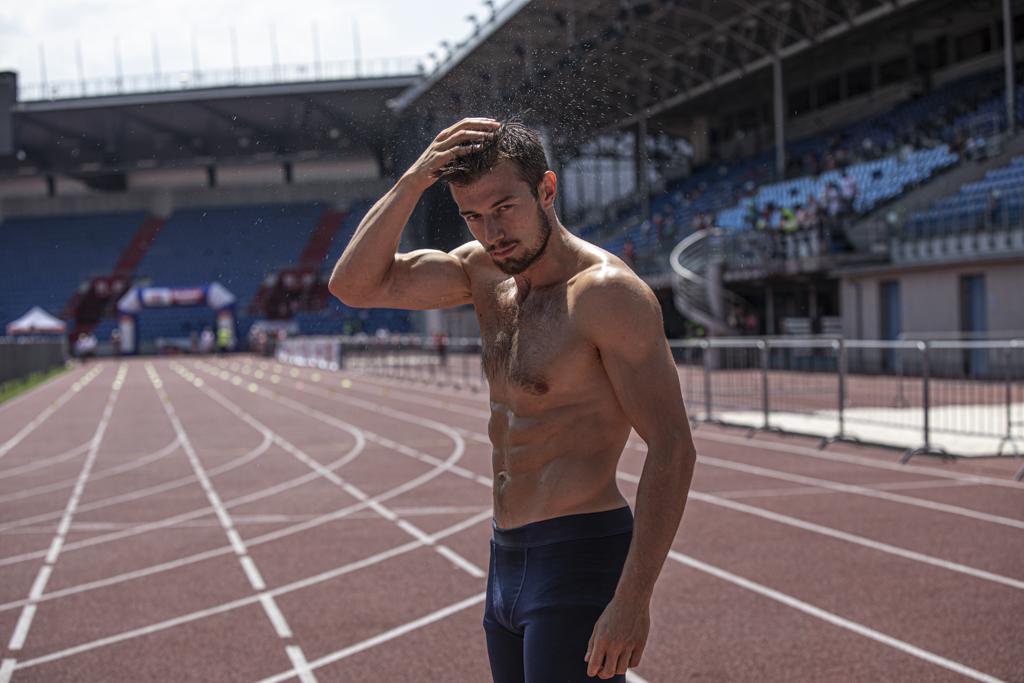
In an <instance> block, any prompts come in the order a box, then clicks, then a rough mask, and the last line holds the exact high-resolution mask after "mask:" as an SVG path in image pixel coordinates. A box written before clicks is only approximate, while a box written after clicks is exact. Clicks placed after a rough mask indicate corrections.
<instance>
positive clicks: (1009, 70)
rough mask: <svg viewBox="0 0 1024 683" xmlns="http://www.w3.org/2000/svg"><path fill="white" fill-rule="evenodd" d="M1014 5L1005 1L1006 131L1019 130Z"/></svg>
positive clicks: (1004, 67) (1008, 0)
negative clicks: (1015, 82)
mask: <svg viewBox="0 0 1024 683" xmlns="http://www.w3.org/2000/svg"><path fill="white" fill-rule="evenodd" d="M1012 4H1013V3H1011V2H1010V0H1003V70H1004V71H1005V72H1006V129H1007V130H1008V131H1009V132H1010V133H1011V134H1012V133H1013V132H1014V131H1015V130H1016V129H1017V119H1016V115H1017V112H1016V104H1017V102H1016V97H1017V93H1016V92H1015V88H1014V85H1015V84H1014V78H1013V8H1012V7H1011V5H1012Z"/></svg>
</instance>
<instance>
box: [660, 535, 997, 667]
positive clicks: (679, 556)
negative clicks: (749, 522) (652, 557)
mask: <svg viewBox="0 0 1024 683" xmlns="http://www.w3.org/2000/svg"><path fill="white" fill-rule="evenodd" d="M668 556H669V557H670V558H671V559H673V560H675V561H676V562H679V563H680V564H684V565H686V566H688V567H691V568H692V569H696V570H697V571H700V572H704V573H705V574H710V575H711V576H714V577H716V578H719V579H721V580H723V581H727V582H729V583H731V584H733V585H736V586H739V587H741V588H745V589H746V590H748V591H751V592H754V593H757V594H758V595H761V596H764V597H766V598H768V599H770V600H774V601H776V602H779V603H782V604H783V605H786V606H787V607H791V608H793V609H795V610H798V611H800V612H803V613H804V614H807V615H810V616H812V617H815V618H817V619H821V620H822V621H825V622H828V623H830V624H832V625H834V626H838V627H839V628H842V629H846V630H847V631H852V632H853V633H856V634H858V635H861V636H864V637H865V638H869V639H871V640H874V641H875V642H878V643H881V644H883V645H887V646H889V647H891V648H894V649H896V650H899V651H901V652H904V653H906V654H908V655H911V656H913V657H917V658H918V659H923V660H924V661H926V662H930V663H932V664H935V665H937V666H940V667H942V668H944V669H948V670H950V671H953V672H956V673H958V674H960V675H961V676H966V677H968V678H972V679H974V680H976V681H984V682H985V683H1001V681H1000V680H999V679H998V678H995V677H994V676H990V675H988V674H986V673H982V672H981V671H977V670H976V669H972V668H970V667H968V666H965V665H964V664H961V663H959V662H955V661H953V660H951V659H947V658H945V657H942V656H940V655H937V654H935V653H934V652H929V651H928V650H925V649H923V648H920V647H917V646H916V645H911V644H910V643H908V642H906V641H903V640H900V639H898V638H893V637H892V636H890V635H886V634H885V633H882V632H881V631H876V630H875V629H873V628H869V627H867V626H864V625H863V624H860V623H858V622H856V621H851V620H849V619H845V618H843V617H841V616H839V615H838V614H833V613H832V612H829V611H827V610H824V609H821V608H820V607H816V606H815V605H812V604H810V603H808V602H804V601H803V600H800V599H798V598H794V597H793V596H791V595H788V594H786V593H782V592H780V591H777V590H775V589H774V588H769V587H768V586H765V585H763V584H760V583H757V582H755V581H751V580H750V579H745V578H743V577H742V576H738V575H736V574H733V573H732V572H728V571H726V570H724V569H721V568H719V567H716V566H714V565H711V564H708V563H706V562H701V561H700V560H698V559H696V558H693V557H690V556H689V555H684V554H683V553H680V552H678V551H675V550H670V551H669V553H668Z"/></svg>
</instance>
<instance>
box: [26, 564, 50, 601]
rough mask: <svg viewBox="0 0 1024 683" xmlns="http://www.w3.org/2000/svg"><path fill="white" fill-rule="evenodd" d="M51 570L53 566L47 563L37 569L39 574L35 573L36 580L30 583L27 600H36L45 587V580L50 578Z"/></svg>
mask: <svg viewBox="0 0 1024 683" xmlns="http://www.w3.org/2000/svg"><path fill="white" fill-rule="evenodd" d="M52 571H53V567H52V566H51V565H48V564H44V565H43V568H42V569H40V570H39V574H37V575H36V580H35V581H34V582H33V583H32V590H31V591H29V594H28V599H29V600H38V599H39V598H40V596H42V594H43V590H44V589H45V588H46V583H47V581H49V580H50V573H51V572H52Z"/></svg>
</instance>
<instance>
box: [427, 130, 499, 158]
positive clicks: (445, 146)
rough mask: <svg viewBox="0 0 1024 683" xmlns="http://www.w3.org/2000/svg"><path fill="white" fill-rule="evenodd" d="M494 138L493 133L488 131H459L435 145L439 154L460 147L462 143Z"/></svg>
mask: <svg viewBox="0 0 1024 683" xmlns="http://www.w3.org/2000/svg"><path fill="white" fill-rule="evenodd" d="M493 136H494V133H493V132H491V131H489V130H471V129H466V130H460V131H459V132H458V133H455V134H454V135H452V136H451V137H449V138H448V139H446V140H443V141H441V142H438V143H437V150H438V151H440V152H444V151H447V150H449V149H451V148H452V147H456V146H458V145H461V144H462V143H464V142H471V141H474V140H480V141H482V140H489V139H491V138H492V137H493Z"/></svg>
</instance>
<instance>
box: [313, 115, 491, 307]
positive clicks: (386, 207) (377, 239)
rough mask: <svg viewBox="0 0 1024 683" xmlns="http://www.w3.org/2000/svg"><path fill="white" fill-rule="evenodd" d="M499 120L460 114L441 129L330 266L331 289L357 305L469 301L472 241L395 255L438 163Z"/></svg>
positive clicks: (486, 132)
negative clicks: (467, 261) (468, 268)
mask: <svg viewBox="0 0 1024 683" xmlns="http://www.w3.org/2000/svg"><path fill="white" fill-rule="evenodd" d="M499 125H500V124H499V123H498V122H497V121H494V120H492V119H463V120H462V121H459V122H458V123H457V124H455V125H454V126H452V127H451V128H447V129H445V130H443V131H441V133H440V134H438V136H437V137H436V138H434V141H433V142H432V143H431V144H430V146H429V147H427V149H426V150H425V151H424V152H423V154H422V155H420V158H419V159H418V160H417V161H416V163H414V164H413V165H412V166H411V167H410V168H409V170H408V171H406V172H405V174H404V175H402V177H401V178H400V179H399V180H398V182H397V183H395V185H394V187H392V188H391V189H390V190H388V192H387V194H385V195H384V196H383V197H381V198H380V200H379V201H378V202H377V203H376V204H374V205H373V207H372V208H371V209H370V210H369V211H368V212H367V214H366V217H365V218H363V220H362V221H361V222H360V223H359V227H358V228H357V229H356V232H355V235H353V237H352V239H351V241H350V242H349V243H348V245H347V246H346V247H345V251H344V253H342V255H341V258H339V259H338V262H337V263H336V264H335V265H334V272H333V273H331V279H330V282H329V283H328V289H329V290H330V292H331V294H333V295H334V296H336V297H337V298H338V299H340V300H341V301H342V302H343V303H345V304H347V305H349V306H358V307H361V308H409V309H427V308H445V307H448V306H457V305H459V304H463V303H468V302H469V301H470V290H469V278H468V277H467V276H466V272H465V270H464V269H463V266H462V263H463V260H464V259H465V258H466V256H467V255H468V253H469V250H470V248H471V245H469V244H466V245H463V246H461V247H459V248H458V249H455V250H453V251H451V252H448V253H445V252H443V251H438V250H435V249H420V250H417V251H412V252H409V253H406V254H398V253H396V252H397V251H398V245H399V242H400V241H401V238H402V229H403V228H404V227H405V224H406V223H408V222H409V217H410V216H411V215H412V211H413V209H414V208H415V207H416V203H417V202H418V201H419V199H420V197H421V196H422V195H423V192H424V191H426V189H427V188H428V187H430V186H431V185H433V184H434V182H435V181H436V180H437V177H438V174H439V173H440V171H441V169H442V167H443V166H444V165H445V164H447V163H448V162H450V161H451V160H452V159H454V158H455V157H457V156H459V155H460V154H465V153H466V152H468V151H470V150H472V149H474V148H475V146H476V145H477V143H478V141H480V140H484V139H486V138H487V137H488V136H489V135H491V131H494V130H496V129H497V128H498V126H499Z"/></svg>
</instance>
